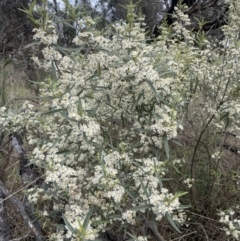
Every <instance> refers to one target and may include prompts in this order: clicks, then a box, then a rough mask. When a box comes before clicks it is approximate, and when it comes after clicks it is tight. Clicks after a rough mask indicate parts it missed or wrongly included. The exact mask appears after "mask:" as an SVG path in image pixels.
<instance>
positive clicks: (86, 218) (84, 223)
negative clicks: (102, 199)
mask: <svg viewBox="0 0 240 241" xmlns="http://www.w3.org/2000/svg"><path fill="white" fill-rule="evenodd" d="M92 213H93V207H91V209H90V210H89V211H88V213H87V215H86V217H85V219H84V222H83V228H84V230H86V229H87V227H88V224H89V221H90V218H91V216H92Z"/></svg>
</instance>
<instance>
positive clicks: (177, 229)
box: [166, 213, 182, 233]
mask: <svg viewBox="0 0 240 241" xmlns="http://www.w3.org/2000/svg"><path fill="white" fill-rule="evenodd" d="M166 217H167V219H168V221H169V223H170V224H171V225H172V227H173V228H174V229H175V230H176V231H177V232H178V233H182V232H181V231H180V230H179V228H178V226H177V225H176V224H175V222H174V221H173V219H172V217H171V216H170V215H169V213H167V214H166Z"/></svg>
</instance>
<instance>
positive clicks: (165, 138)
mask: <svg viewBox="0 0 240 241" xmlns="http://www.w3.org/2000/svg"><path fill="white" fill-rule="evenodd" d="M163 141H164V148H165V152H166V155H167V158H168V159H169V145H168V139H167V135H166V133H164V135H163Z"/></svg>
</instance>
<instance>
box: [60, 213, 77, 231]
mask: <svg viewBox="0 0 240 241" xmlns="http://www.w3.org/2000/svg"><path fill="white" fill-rule="evenodd" d="M62 218H63V221H64V223H65V224H66V226H67V228H68V229H69V230H70V232H71V233H73V234H76V230H75V229H74V228H73V226H72V225H71V224H70V223H69V222H68V220H67V218H66V217H65V216H64V214H63V215H62Z"/></svg>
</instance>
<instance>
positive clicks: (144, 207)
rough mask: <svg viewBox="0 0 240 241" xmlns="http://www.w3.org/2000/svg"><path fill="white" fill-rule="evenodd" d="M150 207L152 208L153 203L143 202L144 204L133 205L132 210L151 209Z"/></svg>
mask: <svg viewBox="0 0 240 241" xmlns="http://www.w3.org/2000/svg"><path fill="white" fill-rule="evenodd" d="M149 208H152V205H151V204H143V205H139V206H136V207H132V208H130V210H132V211H142V210H144V211H145V210H146V209H149Z"/></svg>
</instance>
